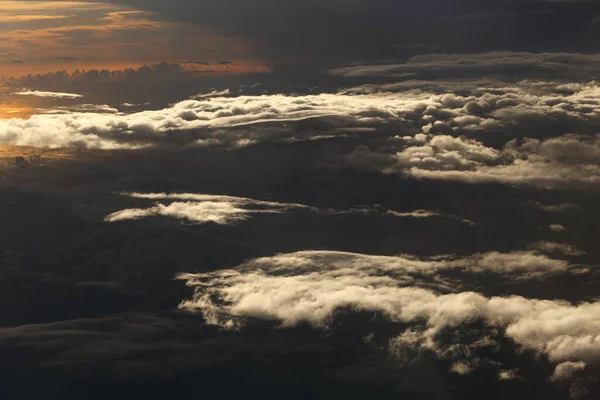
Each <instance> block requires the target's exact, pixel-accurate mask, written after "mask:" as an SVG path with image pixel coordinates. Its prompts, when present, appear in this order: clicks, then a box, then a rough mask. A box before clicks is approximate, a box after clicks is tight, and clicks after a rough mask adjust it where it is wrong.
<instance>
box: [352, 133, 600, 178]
mask: <svg viewBox="0 0 600 400" xmlns="http://www.w3.org/2000/svg"><path fill="white" fill-rule="evenodd" d="M397 140H398V144H397V145H396V146H397V147H396V148H397V149H398V150H397V151H396V152H395V153H392V152H393V151H394V147H391V148H389V149H385V150H384V151H381V152H377V151H376V152H373V151H371V150H370V149H368V148H365V147H359V148H357V149H356V150H355V151H354V152H353V153H352V154H350V155H349V156H348V157H347V161H348V162H349V163H350V164H353V165H359V166H363V167H366V168H374V169H377V170H380V171H381V172H383V173H398V174H402V175H405V176H410V177H413V178H417V179H431V180H447V181H459V182H466V183H503V184H510V185H531V186H536V187H539V188H543V189H553V188H558V187H573V186H575V187H576V186H582V185H584V186H597V185H599V184H600V136H598V135H593V136H583V135H564V136H559V137H555V138H550V139H542V140H540V139H530V138H526V139H522V140H512V141H510V142H508V143H507V144H506V145H505V146H504V147H503V148H502V149H500V150H497V149H495V148H492V147H487V146H485V145H484V144H483V143H482V142H480V141H477V140H475V139H470V138H467V137H453V136H449V135H433V134H417V135H415V136H414V137H403V138H397Z"/></svg>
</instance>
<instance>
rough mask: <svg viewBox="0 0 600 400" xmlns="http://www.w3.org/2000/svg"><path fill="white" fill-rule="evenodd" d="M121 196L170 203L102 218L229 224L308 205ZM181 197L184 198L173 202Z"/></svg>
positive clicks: (159, 195) (200, 197)
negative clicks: (253, 216)
mask: <svg viewBox="0 0 600 400" xmlns="http://www.w3.org/2000/svg"><path fill="white" fill-rule="evenodd" d="M124 195H126V196H129V197H133V198H139V199H148V200H168V201H170V203H169V204H163V203H156V204H155V205H154V206H152V207H149V208H130V209H124V210H120V211H117V212H114V213H112V214H110V215H108V216H107V217H106V218H105V221H107V222H118V221H125V220H132V219H140V218H147V217H156V216H163V217H171V218H176V219H181V220H187V221H190V222H193V223H197V224H205V223H209V222H212V223H216V224H220V225H229V224H232V223H234V222H238V221H242V220H245V219H247V218H248V217H249V215H251V214H255V213H279V212H284V211H287V210H290V209H292V208H307V206H304V205H301V204H290V203H276V202H268V201H260V200H254V199H249V198H245V197H234V196H221V195H209V194H193V193H172V194H167V193H124ZM175 200H183V201H175Z"/></svg>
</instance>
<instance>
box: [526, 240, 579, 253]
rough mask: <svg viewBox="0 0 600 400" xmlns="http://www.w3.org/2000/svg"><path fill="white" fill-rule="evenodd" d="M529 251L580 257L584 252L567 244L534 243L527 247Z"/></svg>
mask: <svg viewBox="0 0 600 400" xmlns="http://www.w3.org/2000/svg"><path fill="white" fill-rule="evenodd" d="M529 248H530V249H533V250H537V251H540V252H542V253H549V254H552V253H558V254H565V255H568V256H580V255H583V254H585V251H583V250H581V249H579V248H577V247H575V246H573V245H571V244H568V243H555V242H547V241H546V242H535V243H532V244H530V245H529Z"/></svg>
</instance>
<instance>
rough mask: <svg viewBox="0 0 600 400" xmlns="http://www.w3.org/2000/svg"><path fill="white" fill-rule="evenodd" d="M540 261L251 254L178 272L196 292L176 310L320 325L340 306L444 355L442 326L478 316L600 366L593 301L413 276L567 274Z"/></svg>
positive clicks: (538, 348) (214, 318) (535, 344)
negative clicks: (438, 284)
mask: <svg viewBox="0 0 600 400" xmlns="http://www.w3.org/2000/svg"><path fill="white" fill-rule="evenodd" d="M528 257H535V258H538V262H535V263H533V262H530V261H529V260H528ZM540 257H541V256H539V255H535V254H527V253H525V254H519V253H512V254H511V253H509V254H500V253H489V254H482V255H475V256H472V257H467V258H463V259H455V260H443V259H442V260H435V259H430V260H419V259H414V258H411V257H381V256H365V255H358V254H351V253H339V252H319V251H306V252H298V253H291V254H281V255H277V256H274V257H266V258H259V259H255V260H251V261H248V262H247V263H245V264H242V265H240V266H239V267H237V268H235V269H232V270H221V271H216V272H212V273H205V274H181V275H180V276H179V277H178V278H179V279H183V280H186V281H187V284H188V285H189V286H192V287H194V288H196V294H195V296H194V298H193V299H192V300H187V301H184V302H182V303H181V306H180V307H181V308H182V309H185V310H190V311H196V312H202V313H203V314H204V316H205V318H206V319H207V321H208V322H209V323H217V324H223V325H224V326H227V327H235V326H236V324H239V323H240V318H242V320H243V318H260V319H274V320H277V321H280V322H281V324H282V325H283V326H294V325H297V324H299V323H302V322H307V323H310V324H313V325H315V326H318V327H326V326H328V324H329V323H330V321H331V320H332V318H333V316H334V314H335V313H336V310H338V309H340V308H350V309H353V310H359V311H368V312H376V313H380V314H381V315H383V316H385V318H386V319H388V320H389V321H393V322H397V323H401V326H407V325H408V326H409V327H410V328H408V330H406V331H405V333H404V337H405V339H406V340H404V343H405V344H406V343H409V344H410V345H411V346H412V347H416V348H423V349H428V350H431V351H435V352H436V353H438V354H440V355H441V356H443V355H444V354H446V355H449V354H451V353H452V349H451V348H449V347H446V346H445V345H444V344H443V342H442V341H441V339H440V338H439V335H440V334H441V333H442V331H444V330H445V329H448V328H452V329H455V328H457V327H459V326H461V325H464V324H467V323H473V322H476V321H482V322H483V323H484V324H485V325H486V326H489V327H493V328H496V329H501V330H502V331H503V332H504V334H505V335H506V336H507V337H508V338H510V339H511V340H512V341H514V342H515V343H516V344H517V345H519V346H520V347H521V348H522V349H524V350H531V351H534V352H536V353H539V354H543V355H545V356H547V357H548V358H549V359H550V360H551V361H553V362H564V361H574V360H575V361H585V362H588V363H594V364H597V363H600V336H599V334H598V324H599V323H600V303H598V302H594V303H580V304H571V303H569V302H567V301H562V300H538V299H528V298H524V297H521V296H509V297H485V296H483V295H481V294H479V293H476V292H471V291H465V292H454V293H446V294H440V293H438V292H437V291H435V290H432V289H430V288H425V287H419V286H418V285H415V282H418V281H419V280H418V277H419V276H420V275H424V276H427V275H429V276H431V275H436V274H437V273H438V272H439V271H440V270H442V269H444V268H450V269H461V268H462V269H464V270H465V271H467V272H468V273H475V274H477V273H498V274H505V273H514V272H517V273H525V274H528V273H530V272H532V268H534V270H533V272H534V274H533V276H535V275H536V273H537V272H539V271H540V270H539V269H538V271H535V268H542V267H541V266H540V264H539V261H541V260H545V263H546V267H545V268H546V271H545V272H548V271H556V268H558V270H562V271H564V264H562V262H560V261H557V260H549V259H544V258H543V257H541V258H540ZM236 321H237V322H236ZM402 324H404V325H402ZM405 329H406V328H405ZM484 332H485V329H484ZM406 335H409V336H406ZM409 338H412V339H410V340H408V339H409ZM481 339H482V338H481V337H478V338H477V339H476V341H475V342H473V343H471V345H473V346H476V345H477V344H476V342H477V341H479V340H481ZM492 343H494V342H493V341H492Z"/></svg>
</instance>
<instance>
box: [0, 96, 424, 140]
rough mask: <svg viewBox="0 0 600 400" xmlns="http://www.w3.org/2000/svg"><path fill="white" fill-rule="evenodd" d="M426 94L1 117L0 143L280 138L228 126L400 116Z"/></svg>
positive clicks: (218, 101)
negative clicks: (2, 119)
mask: <svg viewBox="0 0 600 400" xmlns="http://www.w3.org/2000/svg"><path fill="white" fill-rule="evenodd" d="M428 97H429V96H428V95H423V94H414V93H409V94H405V95H396V94H379V95H360V96H350V95H344V94H319V95H310V96H287V95H264V96H238V97H210V98H201V99H198V100H186V101H183V102H180V103H177V104H174V105H173V106H171V107H168V108H165V109H162V110H155V111H142V112H138V113H131V114H118V113H115V114H99V113H72V114H67V115H34V116H32V117H31V118H29V119H12V120H5V121H0V143H2V144H16V145H32V146H49V147H64V146H74V145H83V146H87V147H99V148H115V147H124V146H127V145H129V146H131V145H133V144H135V143H138V144H139V143H144V144H148V143H154V142H160V141H169V140H171V141H175V142H178V141H179V142H181V141H183V142H187V143H190V142H191V143H194V142H196V143H197V144H200V145H202V144H214V145H219V144H222V145H229V146H235V145H236V144H238V145H239V144H243V143H254V142H257V141H263V140H266V139H288V140H289V139H290V134H289V132H288V133H287V134H286V135H283V137H281V136H280V135H281V131H275V132H273V131H271V130H268V129H265V130H264V131H263V130H260V131H259V130H257V131H252V132H248V131H247V130H235V129H228V128H236V127H241V126H248V125H253V124H261V123H262V124H264V123H270V122H279V123H284V122H291V121H299V120H304V119H310V118H317V117H329V118H334V119H335V118H337V119H338V120H339V122H338V123H337V124H340V125H341V126H347V125H350V126H356V125H359V126H361V125H366V124H375V123H377V122H384V121H394V120H395V121H401V120H402V115H403V113H405V112H412V110H413V109H414V108H415V107H418V106H419V105H420V104H422V103H423V102H428V101H429V100H428ZM182 131H185V132H188V133H189V134H184V133H182ZM273 136H274V137H273Z"/></svg>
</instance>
